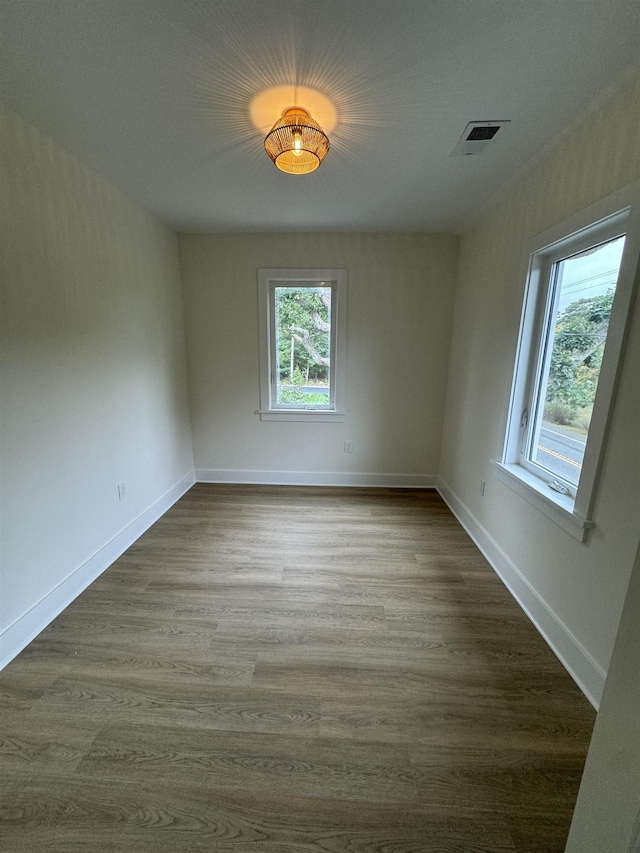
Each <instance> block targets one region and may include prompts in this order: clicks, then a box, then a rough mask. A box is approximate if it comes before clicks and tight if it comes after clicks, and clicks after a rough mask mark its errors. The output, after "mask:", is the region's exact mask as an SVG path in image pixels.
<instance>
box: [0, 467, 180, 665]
mask: <svg viewBox="0 0 640 853" xmlns="http://www.w3.org/2000/svg"><path fill="white" fill-rule="evenodd" d="M195 481H196V479H195V475H194V472H193V471H191V472H189V474H187V475H186V476H185V477H183V478H182V480H180V481H179V482H178V483H176V484H175V486H172V487H171V488H170V489H169V490H168V491H167V492H165V493H164V494H163V495H162V496H161V497H159V498H158V500H156V501H154V502H153V503H152V504H151V506H150V507H149V508H148V509H146V510H145V511H144V512H143V513H142V514H141V515H139V516H138V517H137V518H136V519H135V520H134V521H132V522H131V523H130V524H128V525H127V526H126V527H125V528H124V529H123V530H121V531H120V533H118V534H116V536H114V537H113V539H111V540H110V541H109V542H107V544H106V545H103V546H102V548H100V549H99V550H98V551H96V553H95V554H94V555H93V556H92V557H89V559H88V560H85V562H84V563H82V565H80V566H78V568H77V569H75V570H74V571H73V572H72V573H71V574H70V575H69V576H68V577H66V578H65V579H64V580H63V581H61V582H60V583H59V584H58V586H56V587H54V589H52V590H51V592H48V593H47V594H46V595H45V596H44V597H43V598H41V599H40V601H39V602H38V603H37V604H34V605H33V607H31V608H30V609H29V610H27V612H26V613H24V614H23V615H22V616H20V617H19V618H18V619H16V621H15V622H13V623H12V624H11V625H9V627H8V628H5V629H4V631H2V633H0V649H1V650H2V651H1V653H0V669H3V668H4V667H5V666H6V665H7V664H8V663H9V662H10V661H12V660H13V658H14V657H15V656H16V655H17V654H19V653H20V652H21V651H22V649H24V647H25V646H27V645H28V644H29V643H30V642H31V641H32V640H34V639H35V638H36V637H37V636H38V634H39V633H40V632H41V631H43V630H44V629H45V628H46V627H47V625H49V623H50V622H52V621H53V620H54V619H55V618H56V616H58V614H59V613H62V611H63V610H64V609H65V607H68V606H69V604H71V602H72V601H73V600H74V599H75V598H77V597H78V596H79V595H80V593H81V592H82V591H83V590H85V589H86V588H87V587H88V586H89V584H90V583H93V581H94V580H95V579H96V578H97V577H99V576H100V575H101V574H102V572H104V571H105V569H108V568H109V566H110V565H111V564H112V563H113V562H115V560H117V559H118V557H120V556H121V555H122V554H123V553H124V552H125V551H126V550H127V548H129V547H130V546H131V545H133V543H134V542H135V541H136V539H138V538H139V537H140V536H142V534H143V533H144V532H145V531H146V530H148V529H149V527H151V525H152V524H154V522H156V521H157V520H158V519H159V518H160V516H162V515H164V513H165V512H166V511H167V510H168V509H169V508H170V507H171V506H172V505H173V504H174V503H175V502H176V501H177V500H178V499H179V498H181V497H182V495H184V493H185V492H187V491H188V490H189V489H190V488H191V486H193V485H194V483H195Z"/></svg>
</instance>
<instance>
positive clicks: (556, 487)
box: [547, 480, 571, 495]
mask: <svg viewBox="0 0 640 853" xmlns="http://www.w3.org/2000/svg"><path fill="white" fill-rule="evenodd" d="M547 485H548V486H549V488H550V489H553V491H554V492H560V494H561V495H569V494H571V492H570V491H569V489H568V488H567V487H566V486H565V485H564V483H561V482H560V480H552V481H551V482H550V483H548V484H547Z"/></svg>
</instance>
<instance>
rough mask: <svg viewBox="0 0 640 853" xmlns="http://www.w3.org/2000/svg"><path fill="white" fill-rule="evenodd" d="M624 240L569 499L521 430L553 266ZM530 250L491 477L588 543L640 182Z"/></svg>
mask: <svg viewBox="0 0 640 853" xmlns="http://www.w3.org/2000/svg"><path fill="white" fill-rule="evenodd" d="M621 233H626V239H625V245H624V252H623V255H622V261H621V264H620V270H619V274H618V282H617V286H616V291H615V296H614V301H613V307H612V311H611V318H610V321H609V329H608V334H607V342H606V346H605V351H604V356H603V360H602V366H601V369H600V378H599V381H598V388H597V392H596V397H595V401H594V407H593V415H592V419H591V424H590V427H589V435H588V438H587V443H586V447H585V453H584V459H583V463H582V471H581V475H580V480H579V483H578V487H577V489H576V488H575V487H572V486H571V484H569V483H564V485H565V486H567V493H566V494H561V493H559V492H557V491H554V490H553V489H551V488H550V486H549V483H550V482H552V481H553V480H560V481H561V482H562V480H561V478H557V477H555V476H554V475H553V474H550V473H549V472H548V471H546V470H545V469H544V468H542V467H540V466H536V465H535V464H534V463H532V462H531V461H530V460H528V459H527V452H528V448H529V445H530V434H531V430H529V429H528V424H527V423H524V424H523V415H524V413H525V411H527V410H528V412H529V413H531V414H530V417H533V409H534V404H535V400H536V393H537V387H536V382H537V379H538V376H539V374H540V370H541V363H542V362H543V361H544V359H545V349H546V347H545V344H546V340H545V339H544V335H545V330H546V329H547V328H548V325H549V323H548V317H549V312H550V311H553V308H554V306H552V305H550V304H549V303H550V302H551V300H550V299H549V293H550V290H551V288H552V286H553V283H552V282H551V279H550V276H551V273H552V269H553V264H554V263H556V262H557V261H559V260H562V259H564V258H566V257H567V256H568V255H571V254H574V253H576V252H579V251H581V250H583V249H587V248H589V247H590V246H593V245H595V244H597V243H600V242H604V241H606V240H608V239H612V238H613V237H615V236H617V235H619V234H621ZM531 248H532V251H531V254H530V256H529V268H528V274H527V285H526V289H525V296H524V306H523V311H522V319H521V325H520V332H519V337H518V346H517V351H516V361H515V369H514V376H513V383H512V387H511V396H510V402H509V410H508V416H507V423H506V429H505V441H504V447H503V452H502V457H501V459H500V460H499V461H498V460H494V467H495V473H496V476H497V477H498V479H499V480H501V481H502V482H503V483H505V484H506V485H508V486H509V487H511V488H512V489H514V490H515V491H516V492H518V494H520V495H521V496H522V497H524V498H525V499H526V500H527V501H528V502H529V503H531V504H532V505H533V506H535V507H537V509H539V510H540V511H541V512H542V513H544V515H546V516H547V517H548V518H551V519H552V520H553V521H555V522H556V523H557V524H559V525H560V526H561V527H562V528H563V529H564V530H566V531H567V532H568V533H570V534H571V535H572V536H574V537H575V538H576V539H578V540H579V541H580V542H585V541H586V538H587V535H588V531H589V529H590V528H592V527H594V526H595V521H594V519H593V517H592V514H593V508H594V503H595V493H596V486H597V481H598V476H599V473H600V468H601V466H602V460H603V456H604V448H605V446H606V439H607V434H608V429H609V422H610V417H611V411H612V403H613V400H614V396H615V391H616V387H617V382H618V377H619V374H620V369H621V365H622V355H623V351H624V343H625V338H626V333H627V329H628V325H629V315H630V308H631V306H632V304H633V298H632V297H633V295H634V282H635V279H636V272H637V268H638V256H639V253H640V181H636V182H634V183H633V184H630V185H629V186H627V187H624V188H622V189H621V190H619V191H617V192H616V193H614V194H613V195H611V196H609V197H607V198H606V199H603V200H602V201H600V202H598V203H597V204H595V205H592V206H591V207H589V208H587V209H586V210H584V211H582V212H581V213H579V214H577V215H576V216H573V217H571V219H569V220H566V221H564V222H562V223H559V224H558V225H557V226H555V227H554V228H552V229H550V230H549V231H547V232H545V233H544V234H542V235H540V236H539V237H538V238H537V239H536V240H535V241H534V244H533V246H532V247H531Z"/></svg>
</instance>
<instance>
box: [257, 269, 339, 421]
mask: <svg viewBox="0 0 640 853" xmlns="http://www.w3.org/2000/svg"><path fill="white" fill-rule="evenodd" d="M258 284H259V306H260V355H261V377H260V379H261V381H260V415H261V417H262V419H263V420H324V421H327V420H333V421H337V420H343V419H344V338H345V309H346V292H345V291H346V270H259V271H258Z"/></svg>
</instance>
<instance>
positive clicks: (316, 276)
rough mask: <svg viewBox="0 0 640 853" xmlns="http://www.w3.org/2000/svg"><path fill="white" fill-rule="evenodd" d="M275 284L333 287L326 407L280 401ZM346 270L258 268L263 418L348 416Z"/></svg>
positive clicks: (325, 419)
mask: <svg viewBox="0 0 640 853" xmlns="http://www.w3.org/2000/svg"><path fill="white" fill-rule="evenodd" d="M276 287H330V288H331V341H330V346H331V351H330V356H329V377H330V378H329V388H330V397H329V402H328V404H327V405H326V406H301V405H300V406H295V405H290V406H287V405H283V404H282V403H277V396H276V394H277V391H276V385H277V379H276V362H275V359H276V346H275V315H274V297H275V289H276ZM346 312H347V270H346V269H259V270H258V317H259V323H260V409H259V411H258V414H259V415H260V419H261V420H263V421H306V422H319V423H337V422H341V421H344V418H345V378H346V328H347V313H346Z"/></svg>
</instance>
